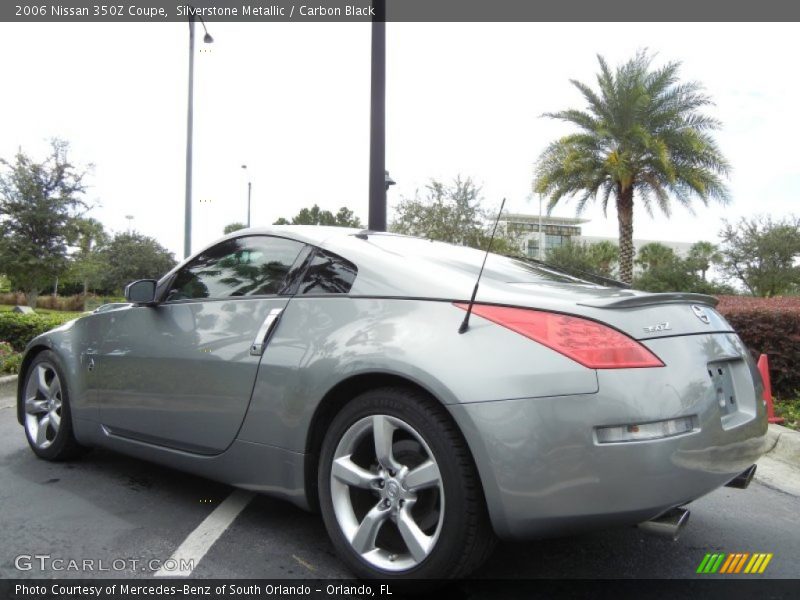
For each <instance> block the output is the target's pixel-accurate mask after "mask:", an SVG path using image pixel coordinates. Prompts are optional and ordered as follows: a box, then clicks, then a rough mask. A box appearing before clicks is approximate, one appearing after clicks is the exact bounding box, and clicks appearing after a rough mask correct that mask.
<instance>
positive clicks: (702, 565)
mask: <svg viewBox="0 0 800 600" xmlns="http://www.w3.org/2000/svg"><path fill="white" fill-rule="evenodd" d="M710 558H711V555H710V554H706V555H705V556H704V557H703V560H702V561H701V562H700V566H699V567H697V571H696V572H697V573H705V572H706V571H705V569H706V565H707V564H708V561H709V559H710Z"/></svg>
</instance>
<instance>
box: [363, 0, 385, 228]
mask: <svg viewBox="0 0 800 600" xmlns="http://www.w3.org/2000/svg"><path fill="white" fill-rule="evenodd" d="M372 6H373V7H374V8H375V17H373V20H372V63H371V76H372V77H371V80H372V82H371V83H372V84H371V89H370V131H369V218H368V219H367V221H368V227H369V228H370V229H371V230H372V231H386V190H387V189H388V187H389V184H388V183H387V181H386V178H387V173H386V22H385V20H386V1H385V0H375V1H374V2H373V3H372Z"/></svg>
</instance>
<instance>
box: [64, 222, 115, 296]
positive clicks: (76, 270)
mask: <svg viewBox="0 0 800 600" xmlns="http://www.w3.org/2000/svg"><path fill="white" fill-rule="evenodd" d="M106 243H108V234H107V233H106V231H105V228H104V227H103V224H102V223H100V221H98V220H96V219H92V218H78V219H75V221H74V223H73V227H72V231H71V232H70V235H69V244H70V246H74V247H75V248H76V251H75V253H74V254H73V255H72V256H71V260H70V265H69V270H68V272H67V280H68V281H73V282H78V283H80V284H81V286H82V290H83V295H84V296H85V295H86V294H88V293H89V288H90V286H92V284H94V285H95V286H96V285H97V284H99V283H100V281H101V279H102V275H103V271H104V270H105V264H104V263H103V255H102V253H101V249H102V248H103V246H104V245H105V244H106Z"/></svg>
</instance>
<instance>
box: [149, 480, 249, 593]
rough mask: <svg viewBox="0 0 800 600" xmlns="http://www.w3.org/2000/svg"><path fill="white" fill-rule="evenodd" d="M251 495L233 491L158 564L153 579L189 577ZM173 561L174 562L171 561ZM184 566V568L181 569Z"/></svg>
mask: <svg viewBox="0 0 800 600" xmlns="http://www.w3.org/2000/svg"><path fill="white" fill-rule="evenodd" d="M254 496H255V494H254V493H253V492H247V491H245V490H235V491H234V492H233V493H232V494H231V495H230V496H228V497H227V498H225V500H223V502H222V504H220V505H219V506H218V507H217V508H215V509H214V511H213V512H212V513H211V514H210V515H208V516H207V517H206V518H205V519H203V522H202V523H200V525H198V526H197V528H196V529H195V530H194V531H192V532H191V533H190V534H189V535H188V536H187V537H186V539H185V540H183V543H182V544H181V545H180V546H178V549H177V550H175V552H173V553H172V556H170V559H169V560H167V561H164V563H162V567H161V568H160V569H159V570H158V571H156V574H155V576H156V577H186V576H189V575H191V574H192V571H193V570H194V569H195V568H197V565H198V564H199V563H200V561H201V560H202V559H203V557H204V556H205V555H206V552H208V550H209V549H210V548H211V546H213V545H214V542H216V541H217V540H218V539H219V538H220V536H221V535H222V534H223V533H225V530H226V529H227V528H228V527H229V526H230V524H231V523H233V520H234V519H235V518H236V517H237V515H238V514H239V513H240V512H242V510H244V508H245V507H246V506H247V505H248V503H249V502H250V500H252V499H253V497H254ZM172 561H174V562H172ZM173 564H175V565H177V567H178V568H176V569H173V570H166V569H165V568H164V566H163V565H173ZM181 567H184V568H181Z"/></svg>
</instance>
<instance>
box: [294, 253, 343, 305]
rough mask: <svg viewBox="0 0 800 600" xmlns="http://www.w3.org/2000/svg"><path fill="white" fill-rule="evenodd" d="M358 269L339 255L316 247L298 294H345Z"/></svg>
mask: <svg viewBox="0 0 800 600" xmlns="http://www.w3.org/2000/svg"><path fill="white" fill-rule="evenodd" d="M357 273H358V269H357V268H356V266H355V265H354V264H353V263H351V262H350V261H349V260H345V259H343V258H342V257H341V256H337V255H335V254H332V253H331V252H326V251H325V250H320V249H317V250H316V251H315V253H314V257H313V258H312V259H311V263H310V264H309V265H308V269H306V273H305V276H304V277H303V281H302V283H300V288H299V290H298V292H297V293H298V294H346V293H347V292H349V291H350V288H351V287H353V282H354V281H355V279H356V274H357Z"/></svg>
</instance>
